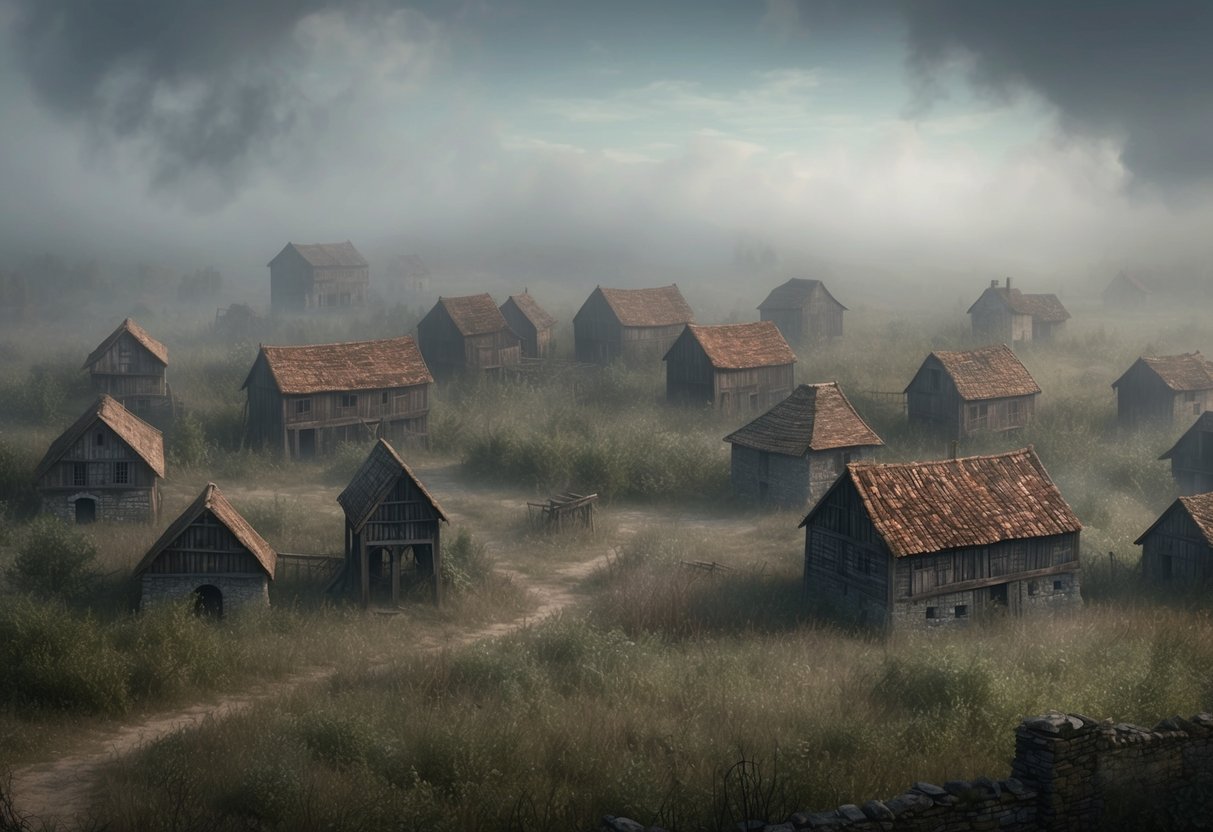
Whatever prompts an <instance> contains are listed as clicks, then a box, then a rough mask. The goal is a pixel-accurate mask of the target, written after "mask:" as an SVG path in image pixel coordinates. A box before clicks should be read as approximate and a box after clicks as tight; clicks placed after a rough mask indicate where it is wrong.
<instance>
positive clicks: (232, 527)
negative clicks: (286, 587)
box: [134, 482, 278, 580]
mask: <svg viewBox="0 0 1213 832" xmlns="http://www.w3.org/2000/svg"><path fill="white" fill-rule="evenodd" d="M206 511H209V512H210V513H211V514H212V515H213V516H214V517H215V519H216V520H218V521H219V522H220V523H222V524H223V525H224V526H225V527H226V528H227V530H228V531H229V532H231V533H232V535H234V536H235V538H236V539H237V540H238V541H240V545H241V546H243V547H244V548H246V549H248V550H249V552H250V553H251V554H252V555H253V557H254V558H256V559H257V562H258V563H259V564H261V568H262V569H264V570H265V571H266V574H268V575H269V576H270V579H271V580H272V579H273V577H274V570H275V569H276V568H277V566H278V553H277V552H275V551H274V548H273V547H272V546H270V544H268V543H266V542H265V538H263V537H262V536H261V535H259V534H257V530H256V529H254V528H253V527H252V526H250V525H249V522H248V521H247V520H245V519H244V517H243V515H241V514H240V512H238V511H236V508H235V507H234V506H233V505H232V504H231V503H229V502H228V500H227V497H225V496H223V492H222V491H220V490H219V486H217V485H215V484H214V483H213V482H208V483H207V484H206V487H205V488H203V489H202V493H201V494H199V495H198V497H197V499H195V500H194V502H192V503H191V504H190V506H189V508H187V509H186V510H185V511H183V512H181V514H180V515H179V516H178V517H177V519H176V520H174V521H173V522H172V523H171V524H170V525H169V527H168V528H167V529H165V530H164V533H163V534H162V535H160V538H159V539H158V540H157V541H156V542H155V543H154V544H152V548H150V549H148V551H147V554H146V555H144V556H143V560H141V561H139V565H138V566H136V567H135V572H134V574H135V575H138V574H140V573H141V572H143V571H144V570H146V569H147V568H148V567H150V566H151V565H152V564H153V563H155V561H156V558H157V557H158V556H159V555H160V553H161V552H163V551H164V550H165V549H167V548H168V547H169V546H171V545H172V544H173V543H174V542H175V541H176V540H177V538H178V537H180V536H181V534H182V533H183V532H184V531H185V530H186V529H187V528H189V526H190V525H191V524H192V523H193V522H194V521H195V520H197V519H198V518H199V517H200V516H202V513H203V512H206Z"/></svg>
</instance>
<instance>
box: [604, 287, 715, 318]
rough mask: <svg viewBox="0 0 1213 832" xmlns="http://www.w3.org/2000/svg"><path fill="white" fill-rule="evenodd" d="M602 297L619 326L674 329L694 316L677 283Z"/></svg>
mask: <svg viewBox="0 0 1213 832" xmlns="http://www.w3.org/2000/svg"><path fill="white" fill-rule="evenodd" d="M595 291H597V292H600V293H601V294H602V297H603V299H604V300H605V301H606V302H607V305H608V306H609V307H611V311H612V312H614V313H615V317H616V318H618V319H619V323H621V324H623V325H624V326H674V325H675V324H689V323H690V322H691V321H693V320H695V313H694V312H692V311H691V307H690V305H688V304H687V302H686V299H685V298H683V296H682V292H680V291H678V284H676V283H674V284H670V285H669V286H661V287H658V288H655V289H606V288H604V287H602V286H599V287H598V288H597V289H596V290H595Z"/></svg>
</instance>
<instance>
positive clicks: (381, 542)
mask: <svg viewBox="0 0 1213 832" xmlns="http://www.w3.org/2000/svg"><path fill="white" fill-rule="evenodd" d="M337 502H338V503H339V504H340V505H341V508H342V510H343V511H344V512H345V571H344V573H343V578H344V581H345V586H346V587H347V588H353V586H355V585H356V586H357V587H358V595H359V598H360V599H361V601H362V606H363V607H366V606H367V605H368V604H369V603H370V599H371V593H372V590H373V589H375V588H377V587H382V586H384V585H386V586H387V587H388V590H389V591H390V594H391V600H392V603H393V604H396V603H398V602H399V601H400V583H401V573H402V572H403V571H404V570H405V568H406V567H411V568H412V570H413V571H414V573H415V575H416V576H417V577H419V578H423V579H425V580H427V581H429V583H430V588H431V591H432V593H433V597H434V603H435V604H441V603H442V540H441V524H442V523H447V522H449V520H448V518H447V515H446V513H445V512H444V511H443V510H442V506H440V505H438V501H437V500H435V499H434V497H433V495H431V494H430V492H429V491H428V490H427V489H426V487H425V484H424V483H422V482H421V480H420V479H418V478H417V475H416V474H414V473H413V472H412V470H411V469H410V468H409V466H408V465H407V464H406V463H405V461H404V460H403V459H401V458H400V454H398V453H396V450H395V449H394V448H393V447H392V446H391V445H390V444H388V443H387V442H385V441H384V440H382V439H381V440H379V441H378V442H376V443H375V446H374V447H373V448H371V452H370V454H369V455H368V456H367V458H366V461H365V462H363V463H362V466H361V467H360V468H359V469H358V471H357V473H355V474H354V478H353V479H352V480H350V484H349V485H348V486H346V488H345V490H344V491H342V492H341V495H340V496H338V497H337Z"/></svg>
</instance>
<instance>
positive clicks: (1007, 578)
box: [898, 560, 1082, 601]
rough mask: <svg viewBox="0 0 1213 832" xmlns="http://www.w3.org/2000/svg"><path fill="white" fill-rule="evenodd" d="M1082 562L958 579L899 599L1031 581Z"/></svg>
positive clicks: (1078, 567)
mask: <svg viewBox="0 0 1213 832" xmlns="http://www.w3.org/2000/svg"><path fill="white" fill-rule="evenodd" d="M1081 569H1082V566H1081V564H1080V563H1079V562H1078V561H1076V560H1072V561H1070V562H1069V563H1062V564H1058V565H1057V566H1050V567H1047V568H1045V569H1033V570H1032V571H1031V572H1012V573H1011V574H1009V575H999V576H997V577H994V578H978V579H976V580H972V581H958V582H957V583H954V584H944V585H943V586H937V587H935V588H933V589H931V590H930V591H929V592H920V593H918V594H916V595H904V596H902V597H901V598H899V599H898V600H900V601H918V600H921V599H923V598H934V597H935V596H937V595H948V594H951V593H953V592H968V591H969V590H971V589H984V588H985V587H988V586H997V585H998V584H1009V583H1011V582H1013V581H1029V580H1031V579H1032V578H1047V577H1048V576H1050V575H1063V574H1065V573H1067V572H1079V571H1081Z"/></svg>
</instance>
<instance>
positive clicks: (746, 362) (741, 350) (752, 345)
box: [666, 321, 796, 370]
mask: <svg viewBox="0 0 1213 832" xmlns="http://www.w3.org/2000/svg"><path fill="white" fill-rule="evenodd" d="M686 333H687V335H689V336H690V337H691V338H694V339H695V340H696V341H697V342H698V343H699V346H701V347H703V351H704V353H705V354H706V355H707V357H708V361H709V362H710V363H711V365H712V366H713V367H714V368H716V369H717V370H748V369H750V368H753V367H779V366H782V365H784V364H794V363H795V362H796V353H794V352H792V348H791V347H789V346H788V342H787V341H785V340H784V338H783V335H782V333H780V331H779V327H778V326H776V325H775V323H774V322H773V321H751V322H750V323H745V324H721V325H719V326H700V325H697V324H687V328H686ZM672 351H673V348H672V347H671V352H672ZM668 358H669V354H668V353H667V354H666V359H668Z"/></svg>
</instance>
